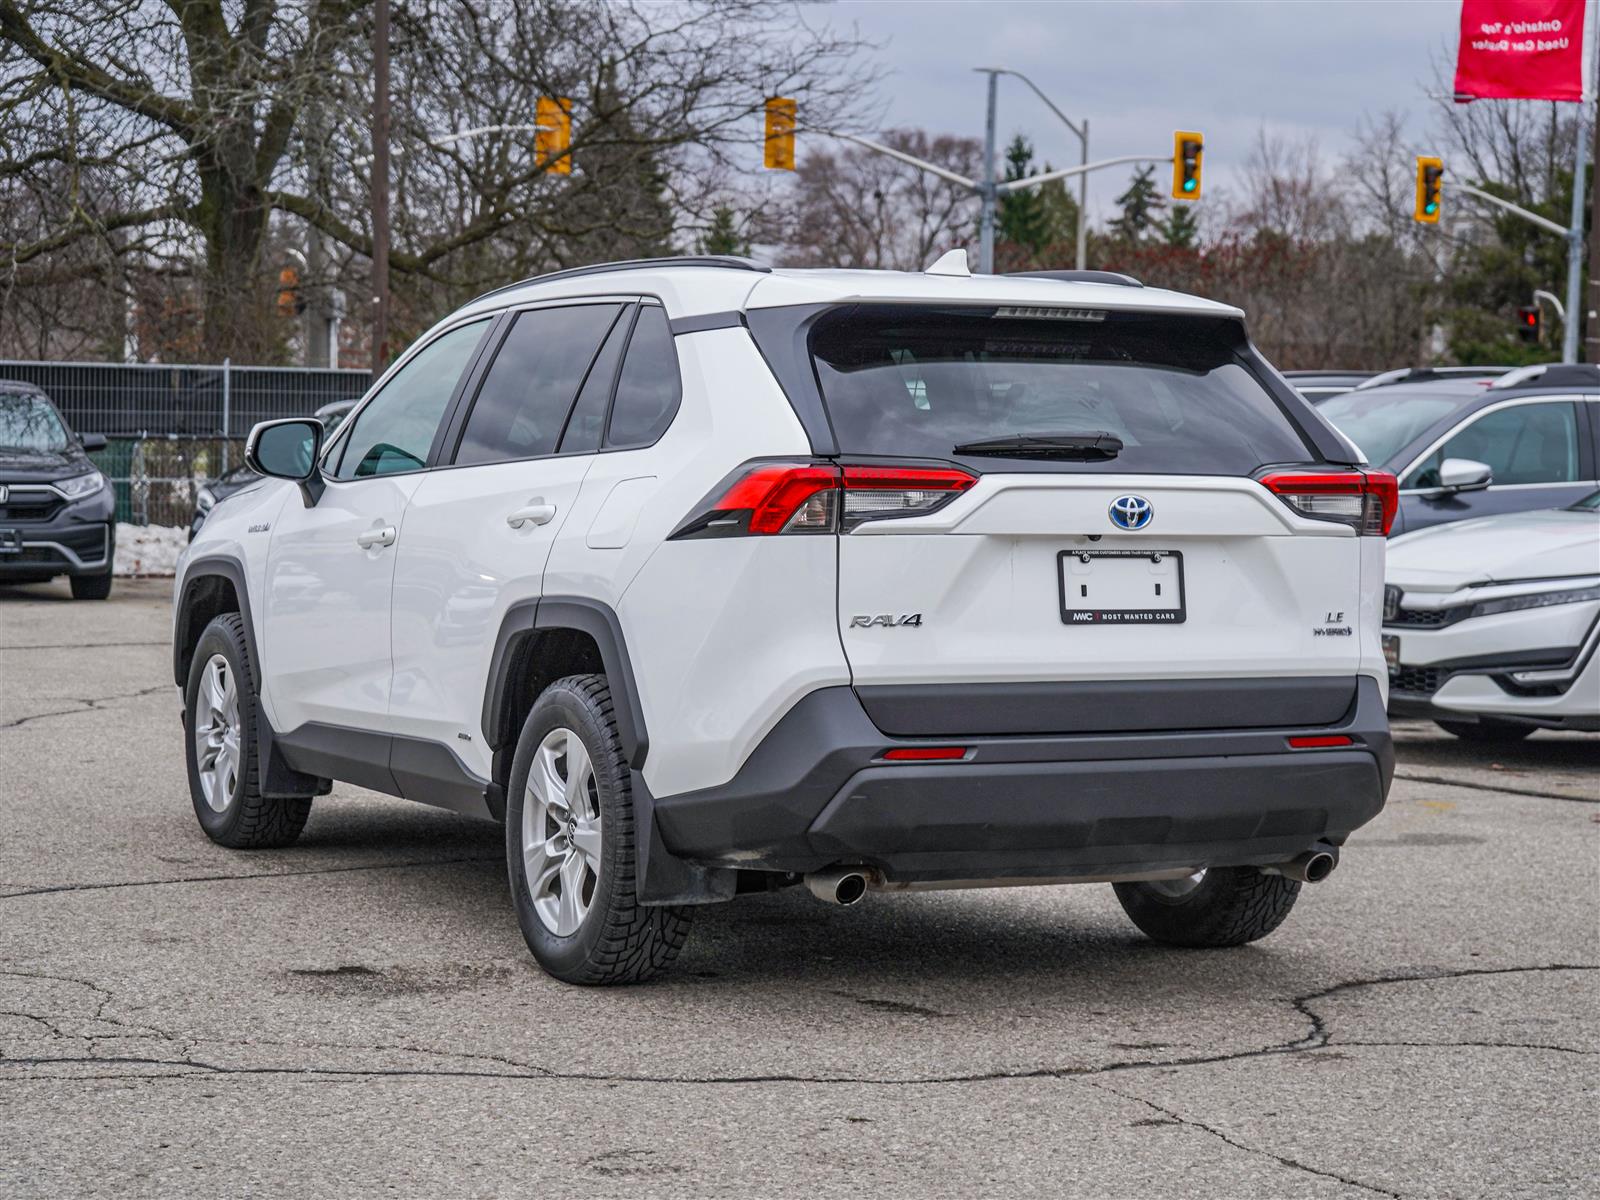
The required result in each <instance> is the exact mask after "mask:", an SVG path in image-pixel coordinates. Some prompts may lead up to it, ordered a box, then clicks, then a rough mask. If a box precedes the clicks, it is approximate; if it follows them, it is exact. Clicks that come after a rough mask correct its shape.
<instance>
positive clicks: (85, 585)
mask: <svg viewBox="0 0 1600 1200" xmlns="http://www.w3.org/2000/svg"><path fill="white" fill-rule="evenodd" d="M110 595H111V572H110V571H107V572H106V573H105V574H104V575H74V576H73V577H72V598H73V599H74V600H104V599H106V597H108V596H110Z"/></svg>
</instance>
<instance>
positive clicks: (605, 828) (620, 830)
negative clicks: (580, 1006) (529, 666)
mask: <svg viewBox="0 0 1600 1200" xmlns="http://www.w3.org/2000/svg"><path fill="white" fill-rule="evenodd" d="M559 730H567V731H568V732H569V734H571V735H576V737H577V738H578V740H579V741H580V742H581V743H582V745H583V749H584V750H585V751H586V752H587V753H588V756H589V761H590V763H591V765H592V768H593V775H592V778H593V784H594V787H593V790H592V791H588V792H586V794H585V798H584V801H583V803H585V804H589V805H594V806H596V809H595V811H597V812H598V815H599V827H600V831H601V836H600V842H601V844H600V851H599V862H600V870H599V872H598V873H597V875H595V876H594V877H593V878H592V880H591V879H590V877H589V876H587V875H586V876H585V877H584V878H585V883H584V885H583V886H586V887H589V888H590V889H591V890H590V891H589V892H588V893H587V895H588V897H589V899H588V908H587V912H586V913H585V914H584V915H583V917H582V918H581V922H580V923H579V924H578V925H577V927H576V929H575V930H573V931H572V932H570V933H568V934H567V935H566V936H560V935H558V933H557V932H556V931H555V930H554V929H552V928H550V927H548V926H547V925H546V924H545V921H544V919H542V918H541V917H540V915H539V911H538V910H537V909H536V908H535V903H534V895H533V891H532V888H531V887H530V882H529V879H528V872H527V863H526V861H525V859H524V855H523V819H524V810H525V809H526V808H528V776H529V774H530V772H531V771H532V769H533V766H534V759H535V756H536V755H537V753H538V751H539V748H540V746H541V745H542V744H543V743H544V741H545V739H546V738H547V737H549V736H551V735H552V734H556V733H557V731H559ZM537 816H538V810H537V809H535V810H533V812H532V814H531V815H530V817H529V820H530V821H532V820H534V819H537ZM556 831H557V832H559V829H557V830H556ZM546 833H547V830H541V831H540V835H539V836H540V837H541V838H543V837H544V836H545V835H546ZM637 862H638V857H637V853H636V850H635V846H634V824H633V792H632V786H631V783H630V780H629V776H628V763H627V759H626V758H625V756H624V755H623V751H622V741H621V739H620V738H619V737H618V736H617V721H616V715H615V712H614V710H613V708H612V703H611V690H610V688H609V687H608V686H607V685H606V679H605V676H603V675H569V676H567V677H566V678H564V679H558V680H556V681H555V682H554V683H552V684H551V685H550V686H549V687H547V688H546V689H545V690H544V692H543V693H542V694H541V695H540V696H539V698H538V700H537V701H535V702H534V706H533V711H531V712H530V713H529V714H528V719H527V721H525V722H524V723H523V726H522V733H521V735H520V736H519V737H518V739H517V752H516V755H515V757H514V758H513V759H512V763H511V778H510V780H509V786H508V789H507V794H506V864H507V869H508V873H509V875H510V879H511V898H512V902H513V903H514V904H515V906H516V910H517V923H518V924H519V925H520V926H521V927H522V936H523V938H524V940H526V941H527V943H528V949H529V950H531V951H533V956H534V958H535V959H537V960H538V962H539V965H540V966H541V967H543V968H544V969H545V970H546V971H548V972H549V973H550V974H551V975H553V976H555V977H556V978H557V979H560V980H563V981H564V982H566V983H576V984H587V985H596V984H601V985H603V984H618V983H640V982H642V981H644V980H646V979H649V978H650V977H651V976H653V975H655V974H656V973H658V972H659V971H661V970H663V969H664V968H665V967H666V966H667V965H668V964H669V963H671V962H672V960H673V959H674V958H676V957H677V956H678V951H679V950H681V949H682V948H683V943H684V940H685V939H686V938H687V937H688V935H689V922H690V916H691V910H690V909H687V908H682V907H673V906H666V905H643V904H640V903H639V900H638V890H637V887H636V867H637ZM557 886H559V884H557ZM546 903H549V901H546Z"/></svg>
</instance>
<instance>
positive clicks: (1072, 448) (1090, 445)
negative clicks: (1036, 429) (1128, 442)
mask: <svg viewBox="0 0 1600 1200" xmlns="http://www.w3.org/2000/svg"><path fill="white" fill-rule="evenodd" d="M952 453H955V454H987V455H992V456H994V457H995V458H1076V459H1082V460H1085V461H1094V460H1104V459H1108V458H1115V457H1116V456H1117V455H1118V454H1120V453H1122V439H1121V438H1119V437H1118V436H1117V435H1116V434H1114V433H1014V434H1011V435H1010V436H1008V437H997V438H985V439H984V440H983V441H980V442H962V443H961V444H959V445H958V446H956V447H955V449H954V450H953V451H952Z"/></svg>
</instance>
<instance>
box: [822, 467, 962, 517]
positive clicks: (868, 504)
mask: <svg viewBox="0 0 1600 1200" xmlns="http://www.w3.org/2000/svg"><path fill="white" fill-rule="evenodd" d="M977 482H978V480H977V477H976V476H974V475H969V474H968V473H967V472H965V471H962V470H959V469H958V468H955V467H870V466H858V465H853V464H852V465H847V466H846V467H845V468H844V528H845V529H846V530H850V529H854V528H855V527H856V526H857V525H859V524H861V522H863V521H876V520H879V519H881V518H884V517H921V516H925V515H927V514H928V513H931V512H933V511H934V510H935V509H938V508H942V507H944V505H946V504H948V503H949V502H950V501H951V500H952V499H954V498H955V497H956V496H958V495H960V494H961V493H962V492H964V491H966V490H967V489H968V488H969V487H971V486H972V485H973V484H975V483H977Z"/></svg>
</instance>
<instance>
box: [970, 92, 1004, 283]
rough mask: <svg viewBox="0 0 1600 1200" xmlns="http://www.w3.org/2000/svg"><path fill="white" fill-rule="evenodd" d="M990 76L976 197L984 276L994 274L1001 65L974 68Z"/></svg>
mask: <svg viewBox="0 0 1600 1200" xmlns="http://www.w3.org/2000/svg"><path fill="white" fill-rule="evenodd" d="M973 69H974V70H977V71H982V72H985V73H987V74H988V76H989V115H988V117H987V118H985V120H984V125H983V181H982V183H981V185H980V191H979V198H980V200H981V201H982V204H983V208H982V210H981V211H982V215H981V216H980V218H979V220H978V270H979V271H980V272H981V273H982V274H984V275H993V274H994V209H995V201H996V199H997V194H996V192H995V180H994V123H995V101H996V99H997V93H998V91H999V83H1000V68H998V67H975V68H973Z"/></svg>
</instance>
